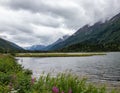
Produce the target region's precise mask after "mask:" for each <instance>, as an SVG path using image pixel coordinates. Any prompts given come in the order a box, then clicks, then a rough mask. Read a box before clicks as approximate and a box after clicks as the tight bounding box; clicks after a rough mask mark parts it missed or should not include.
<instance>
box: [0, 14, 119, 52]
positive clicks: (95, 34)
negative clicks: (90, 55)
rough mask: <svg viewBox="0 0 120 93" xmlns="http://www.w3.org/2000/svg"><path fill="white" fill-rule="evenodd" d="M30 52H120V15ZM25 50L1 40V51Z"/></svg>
mask: <svg viewBox="0 0 120 93" xmlns="http://www.w3.org/2000/svg"><path fill="white" fill-rule="evenodd" d="M25 49H26V50H30V51H60V52H61V51H62V52H80V51H87V52H89V51H120V13H119V14H117V15H116V16H114V17H113V18H111V19H109V20H106V21H105V22H97V23H95V24H94V25H92V26H90V25H85V26H83V27H82V28H80V29H79V30H78V31H76V32H75V33H74V34H73V35H71V36H68V35H66V36H63V37H62V38H59V39H58V40H57V41H55V42H54V43H52V44H50V45H48V46H44V45H33V46H31V47H27V48H25ZM2 50H4V51H13V50H14V51H17V50H23V48H21V47H19V46H18V45H16V44H14V43H12V42H9V41H6V40H4V39H1V38H0V51H2Z"/></svg>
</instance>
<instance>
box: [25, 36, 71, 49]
mask: <svg viewBox="0 0 120 93" xmlns="http://www.w3.org/2000/svg"><path fill="white" fill-rule="evenodd" d="M68 37H69V35H65V36H63V37H61V38H59V39H58V40H57V41H55V42H54V43H52V44H50V45H48V46H45V45H33V46H30V47H25V49H26V50H31V51H49V50H50V49H51V48H52V47H53V46H54V45H56V44H59V43H60V42H63V41H65V40H66V39H67V38H68Z"/></svg>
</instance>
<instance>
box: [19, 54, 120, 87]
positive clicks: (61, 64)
mask: <svg viewBox="0 0 120 93" xmlns="http://www.w3.org/2000/svg"><path fill="white" fill-rule="evenodd" d="M17 59H19V60H18V62H19V63H20V64H22V66H24V68H28V69H31V70H32V71H33V76H35V77H37V78H38V77H39V75H40V74H41V73H42V72H43V71H44V72H45V73H49V72H52V75H56V74H57V73H59V72H64V71H65V70H71V72H72V73H74V74H77V75H79V76H87V77H88V78H89V80H90V81H93V82H99V81H100V82H105V81H107V82H109V83H112V84H115V85H119V86H120V52H116V53H112V52H111V53H107V55H103V56H91V57H50V58H49V57H47V58H31V57H27V58H26V57H17Z"/></svg>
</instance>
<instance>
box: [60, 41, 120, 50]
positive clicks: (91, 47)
mask: <svg viewBox="0 0 120 93" xmlns="http://www.w3.org/2000/svg"><path fill="white" fill-rule="evenodd" d="M58 51H60V52H94V51H96V52H101V51H104V52H109V51H114V52H115V51H120V44H119V43H109V44H87V43H86V44H81V43H78V44H73V45H71V46H68V47H65V48H63V49H60V50H58Z"/></svg>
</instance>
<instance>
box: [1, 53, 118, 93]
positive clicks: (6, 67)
mask: <svg viewBox="0 0 120 93" xmlns="http://www.w3.org/2000/svg"><path fill="white" fill-rule="evenodd" d="M0 93H107V91H106V89H105V87H101V88H99V87H95V86H94V85H92V84H88V83H87V82H86V79H85V78H84V79H82V80H80V79H79V78H78V77H77V76H73V75H71V74H65V73H64V74H63V73H61V74H58V75H57V76H56V77H51V76H50V74H48V75H45V74H43V75H41V76H40V78H39V79H38V80H36V79H35V78H32V77H31V71H29V70H25V69H23V68H22V67H21V65H19V64H17V63H16V62H15V59H14V58H13V57H11V56H8V55H4V56H3V55H0ZM110 93H116V92H113V91H112V92H110Z"/></svg>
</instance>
